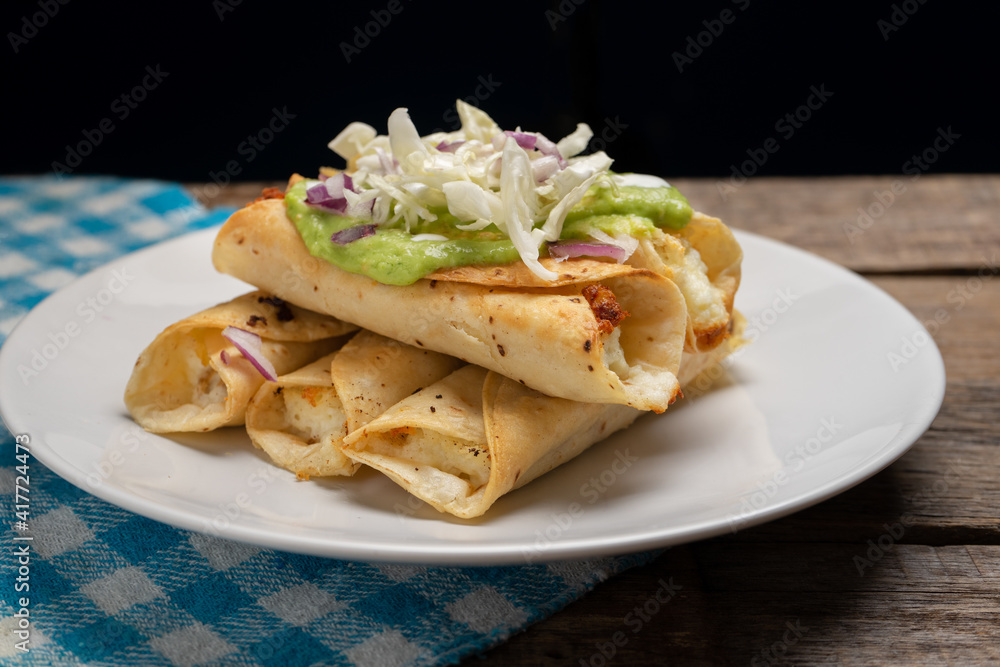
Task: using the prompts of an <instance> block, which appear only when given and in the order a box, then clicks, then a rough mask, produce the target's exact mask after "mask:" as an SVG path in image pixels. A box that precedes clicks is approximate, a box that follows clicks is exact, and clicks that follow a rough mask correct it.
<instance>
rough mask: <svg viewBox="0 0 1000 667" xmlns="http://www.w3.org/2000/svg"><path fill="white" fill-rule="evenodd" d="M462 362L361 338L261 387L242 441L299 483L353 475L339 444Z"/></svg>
mask: <svg viewBox="0 0 1000 667" xmlns="http://www.w3.org/2000/svg"><path fill="white" fill-rule="evenodd" d="M462 365H463V362H462V361H461V360H459V359H456V358H454V357H449V356H447V355H444V354H439V353H437V352H431V351H430V350H420V349H418V348H415V347H412V346H410V345H405V344H403V343H400V342H398V341H394V340H391V339H389V338H385V337H384V336H379V335H378V334H375V333H372V332H370V331H360V332H358V333H357V334H355V336H354V337H353V338H352V339H351V340H350V341H349V342H348V343H347V344H346V345H344V347H342V348H341V349H339V350H337V351H336V352H333V353H332V354H329V355H327V356H325V357H323V358H321V359H317V360H316V361H314V362H313V363H311V364H309V365H308V366H305V367H304V368H300V369H298V370H296V371H293V372H291V373H289V374H287V375H283V376H281V377H279V378H278V380H277V382H267V383H265V384H264V385H263V386H262V387H261V388H260V389H259V390H258V391H257V393H256V395H255V396H254V397H253V400H251V401H250V405H249V406H248V407H247V413H246V426H247V434H248V435H249V436H250V440H251V441H252V442H253V444H254V445H255V446H257V447H259V448H260V449H262V450H264V451H265V452H266V453H267V454H268V456H270V457H271V459H272V460H273V461H274V462H275V463H276V464H278V465H279V466H281V467H283V468H285V469H287V470H290V471H292V472H294V473H295V474H296V475H297V476H298V477H300V478H308V477H311V476H316V477H327V476H334V475H353V474H354V472H355V471H356V470H357V468H358V466H359V465H360V464H358V463H356V462H354V461H352V460H351V459H349V458H347V457H346V456H344V454H343V453H342V452H341V450H340V446H341V442H342V441H343V439H344V436H346V435H347V434H348V433H350V432H351V431H354V430H356V429H358V428H360V427H362V426H364V425H365V424H367V423H368V422H370V421H371V420H372V419H374V418H376V417H378V416H379V415H380V414H382V413H383V412H384V411H385V410H386V409H387V408H389V407H391V406H392V405H394V404H396V403H398V402H399V401H401V400H402V399H404V398H405V397H407V396H409V395H410V394H412V393H414V392H415V391H418V390H420V389H422V388H424V387H426V386H428V385H431V384H433V383H435V382H437V381H438V380H440V379H442V378H444V377H446V376H447V375H448V374H450V373H451V372H452V371H454V370H456V369H457V368H458V367H459V366H462Z"/></svg>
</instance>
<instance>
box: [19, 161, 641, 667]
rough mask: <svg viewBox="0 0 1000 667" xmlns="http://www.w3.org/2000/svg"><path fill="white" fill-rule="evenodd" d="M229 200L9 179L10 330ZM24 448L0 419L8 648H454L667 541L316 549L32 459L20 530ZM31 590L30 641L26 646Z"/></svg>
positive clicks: (217, 659) (440, 652) (312, 658)
mask: <svg viewBox="0 0 1000 667" xmlns="http://www.w3.org/2000/svg"><path fill="white" fill-rule="evenodd" d="M229 213H230V211H228V210H211V211H209V210H206V209H204V208H203V207H202V206H200V205H199V204H198V203H197V202H195V201H194V200H193V199H192V197H191V196H190V195H189V194H188V193H187V192H186V191H185V190H184V189H183V188H182V187H181V186H180V185H178V184H173V183H166V182H160V181H152V180H125V179H118V178H106V177H72V178H62V179H57V178H52V177H23V178H0V343H2V341H3V340H4V339H5V338H6V336H7V335H8V334H9V333H10V331H11V330H12V329H13V328H14V326H15V325H16V324H17V322H18V320H20V319H21V317H23V316H24V315H25V314H26V313H27V312H28V311H29V310H30V309H31V308H32V307H33V306H35V305H36V304H37V303H38V302H39V301H41V300H42V299H43V298H45V296H47V295H48V294H49V293H51V292H53V291H55V290H57V289H59V288H60V287H63V286H65V285H67V284H69V283H70V282H72V281H73V280H74V279H75V278H76V277H77V276H79V275H81V274H83V273H85V272H87V271H89V270H91V269H93V268H96V267H97V266H100V265H102V264H104V263H106V262H108V261H110V260H112V259H114V258H116V257H119V256H121V255H123V254H125V253H128V252H131V251H133V250H136V249H138V248H141V247H143V246H146V245H149V244H151V243H156V242H158V241H162V240H164V239H168V238H171V237H174V236H177V235H180V234H183V233H186V232H189V231H192V230H196V229H202V228H205V227H210V226H213V225H216V224H219V223H221V222H223V221H224V220H225V218H226V217H227V216H228V214H229ZM15 457H16V452H15V441H14V437H13V436H12V435H11V434H10V433H8V432H7V430H6V429H0V503H2V505H3V515H4V517H5V519H6V521H5V524H4V525H2V526H0V530H2V531H3V534H4V536H5V537H3V538H0V543H2V545H3V548H2V554H0V664H25V665H165V666H175V667H189V666H192V665H220V666H221V665H281V667H295V666H298V665H373V666H374V665H387V666H388V665H437V664H442V665H444V664H455V663H457V662H459V661H461V660H462V659H463V658H466V657H469V656H474V655H476V654H479V653H482V652H484V651H486V650H487V649H489V648H490V647H492V646H495V645H497V644H499V643H501V642H503V641H504V640H505V639H506V638H507V637H509V636H510V635H511V634H513V633H515V632H518V631H520V630H522V629H524V628H525V627H527V626H528V625H530V624H531V623H534V622H536V621H538V620H540V619H542V618H544V617H546V616H548V615H550V614H552V613H554V612H555V611H557V610H558V609H560V608H561V607H563V606H565V605H566V604H568V603H569V602H571V601H573V600H575V599H576V598H578V597H580V596H581V595H583V594H584V593H586V592H587V591H588V590H590V589H591V588H592V587H593V586H594V585H595V584H596V583H597V582H599V581H601V580H603V579H606V578H607V577H609V576H611V575H613V574H615V573H617V572H620V571H622V570H624V569H626V568H629V567H632V566H635V565H639V564H642V563H645V562H648V561H649V560H651V559H652V558H653V557H654V556H655V554H650V553H646V554H637V555H630V556H623V557H616V558H602V559H595V560H591V561H574V562H559V563H549V564H531V565H521V566H505V567H481V568H461V567H428V566H423V565H386V564H371V563H358V562H348V561H340V560H333V559H327V558H319V557H315V556H303V555H298V554H292V553H284V552H278V551H272V550H269V549H263V548H258V547H254V546H251V545H247V544H242V543H237V542H231V541H227V540H224V539H220V538H218V537H213V536H208V535H202V534H199V533H192V532H188V531H184V530H178V529H175V528H172V527H170V526H167V525H164V524H160V523H157V522H155V521H152V520H150V519H146V518H144V517H141V516H138V515H135V514H132V513H131V512H128V511H125V510H123V509H120V508H118V507H116V506H114V505H110V504H108V503H106V502H104V501H102V500H99V499H98V498H95V497H94V496H91V495H89V494H88V493H86V492H85V491H82V490H80V489H78V488H76V487H75V486H73V485H71V484H70V483H68V482H66V481H64V480H62V479H61V478H59V477H58V476H56V475H55V474H53V473H52V472H50V471H48V470H47V469H46V468H45V467H44V466H43V465H42V464H41V463H39V462H37V461H34V460H32V461H31V481H30V489H31V519H30V525H29V530H28V532H27V533H18V532H17V531H15V529H14V528H15V522H16V516H15V504H16V502H15V485H16V482H15V480H16V475H17V474H18V473H17V471H16V466H17V465H18V464H19V462H18V460H17V459H16V458H15ZM22 534H26V535H31V536H32V540H31V542H30V548H29V549H28V551H29V558H30V564H29V569H30V578H29V580H28V583H29V585H30V589H29V590H27V591H25V590H18V586H17V578H18V571H19V558H23V557H22V556H19V554H21V553H23V551H24V546H23V545H25V544H28V543H27V542H24V541H17V540H15V538H16V537H17V536H18V535H22ZM22 597H26V598H28V600H29V601H30V605H29V607H28V612H27V613H28V617H29V619H30V620H29V621H28V622H30V642H29V643H28V644H27V645H23V644H22V645H21V647H20V648H19V647H18V646H17V644H18V643H19V642H20V639H19V636H18V634H17V632H16V631H17V629H18V627H19V623H21V617H19V614H21V611H20V610H21V604H20V602H21V601H20V598H22ZM23 648H27V649H28V650H27V652H25V651H23V650H21V649H23Z"/></svg>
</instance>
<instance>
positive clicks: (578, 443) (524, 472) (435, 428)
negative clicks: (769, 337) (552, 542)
mask: <svg viewBox="0 0 1000 667" xmlns="http://www.w3.org/2000/svg"><path fill="white" fill-rule="evenodd" d="M736 315H737V317H736V319H735V320H734V322H735V324H736V329H735V331H734V332H733V334H732V335H730V336H728V337H727V339H726V341H725V342H724V343H723V344H722V345H717V346H716V347H715V348H713V349H712V350H710V351H708V352H701V353H690V354H685V355H684V361H683V362H682V364H681V369H680V374H679V377H680V380H681V382H682V384H687V383H689V382H691V381H692V380H694V379H695V378H696V377H697V376H698V375H699V374H701V373H702V372H704V371H705V370H707V369H708V368H710V367H712V366H713V365H715V364H717V363H719V362H720V361H721V360H722V359H723V358H725V357H726V356H727V355H728V354H729V353H730V352H732V351H733V350H735V349H736V348H737V347H739V346H740V345H741V344H742V342H743V339H742V336H741V331H742V326H743V322H742V318H740V317H739V315H738V313H737V314H736ZM641 414H642V412H640V411H639V410H636V409H634V408H630V407H628V406H623V405H613V404H590V403H580V402H576V401H569V400H566V399H560V398H552V397H550V396H546V395H544V394H541V393H539V392H537V391H535V390H533V389H529V388H528V387H525V386H523V385H521V384H520V383H517V382H513V381H511V380H510V379H509V378H506V377H504V376H502V375H499V374H497V373H494V372H491V371H487V370H486V369H484V368H481V367H477V366H471V365H470V366H465V367H463V368H460V369H458V370H457V371H455V372H454V373H452V374H451V375H449V376H448V377H446V378H444V379H443V380H441V381H440V382H437V383H436V384H433V385H431V386H429V387H427V388H425V389H423V390H421V391H419V392H417V393H415V394H414V395H412V396H410V397H408V398H405V399H403V400H402V401H401V402H399V403H398V404H396V405H394V406H393V407H392V408H390V409H389V410H387V411H386V412H385V413H384V414H382V415H381V416H380V417H379V418H377V419H375V420H373V421H372V422H371V423H369V424H368V425H367V426H364V427H362V428H361V429H359V430H357V431H354V432H353V433H351V434H350V435H348V436H347V438H345V439H344V443H343V452H344V454H346V455H347V456H348V457H349V458H351V459H353V460H355V461H358V462H361V463H364V464H366V465H369V466H371V467H373V468H375V469H377V470H379V471H381V472H383V473H385V474H386V475H387V476H388V477H390V478H391V479H392V480H393V481H395V482H396V483H397V484H399V485H400V486H402V487H403V488H404V489H406V490H407V491H408V492H410V493H411V494H413V495H415V496H417V497H418V498H420V499H421V500H423V501H425V502H426V503H428V504H429V505H431V506H433V507H434V508H436V509H437V510H439V511H441V512H446V513H449V514H452V515H454V516H457V517H461V518H465V519H468V518H474V517H478V516H481V515H483V514H484V513H485V512H486V511H487V510H488V509H489V508H490V507H491V506H492V505H493V503H494V502H496V500H497V499H498V498H500V497H501V496H503V495H504V494H506V493H508V492H509V491H511V490H513V489H516V488H519V487H521V486H523V485H525V484H527V483H528V482H530V481H531V480H533V479H535V478H537V477H539V476H541V475H543V474H545V473H546V472H548V471H550V470H552V469H553V468H555V467H557V466H559V465H561V464H562V463H565V462H566V461H568V460H570V459H572V458H573V457H575V456H576V455H578V454H580V453H581V452H582V451H584V450H585V449H587V448H588V447H590V446H591V445H592V444H594V443H596V442H598V441H600V440H603V439H604V438H606V437H607V436H609V435H610V434H612V433H614V432H615V431H617V430H620V429H623V428H625V427H626V426H628V425H629V424H631V423H632V422H633V421H635V419H636V418H637V417H639V416H640V415H641Z"/></svg>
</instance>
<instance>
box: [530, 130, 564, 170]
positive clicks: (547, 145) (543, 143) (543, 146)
mask: <svg viewBox="0 0 1000 667" xmlns="http://www.w3.org/2000/svg"><path fill="white" fill-rule="evenodd" d="M535 148H536V149H538V152H540V153H541V154H542V155H551V156H553V157H555V159H556V160H558V161H559V168H560V169H565V168H566V165H568V164H569V163H568V162H566V159H565V158H564V157H563V156H562V154H561V153H560V152H559V147H558V146H556V144H555V142H553V141H551V140H550V139H548V138H547V137H546V136H545V135H542V134H539V135H538V140H537V141H536V142H535Z"/></svg>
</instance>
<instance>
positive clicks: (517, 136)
mask: <svg viewBox="0 0 1000 667" xmlns="http://www.w3.org/2000/svg"><path fill="white" fill-rule="evenodd" d="M504 134H506V135H507V136H508V137H514V141H516V142H517V145H518V146H520V147H521V148H523V149H524V150H526V151H530V150H534V149H535V142H537V141H538V136H536V135H534V134H528V133H527V132H511V131H510V130H507V131H505V132H504Z"/></svg>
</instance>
